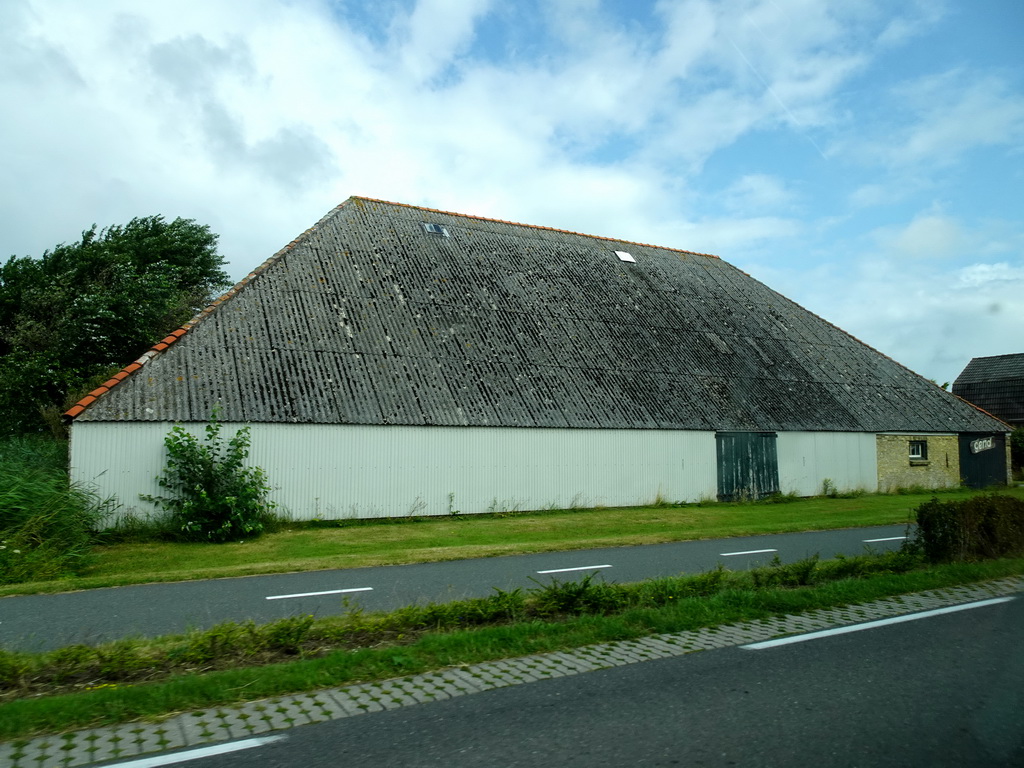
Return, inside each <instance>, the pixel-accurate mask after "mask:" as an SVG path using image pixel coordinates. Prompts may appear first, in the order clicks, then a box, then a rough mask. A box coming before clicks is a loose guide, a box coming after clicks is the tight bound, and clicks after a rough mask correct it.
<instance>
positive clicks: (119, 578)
mask: <svg viewBox="0 0 1024 768" xmlns="http://www.w3.org/2000/svg"><path fill="white" fill-rule="evenodd" d="M1005 492H1006V493H1009V494H1012V495H1014V496H1017V497H1018V498H1024V488H1019V487H1018V488H1012V489H1006V490H1005ZM974 493H976V492H974V491H968V490H958V491H953V492H943V493H942V497H943V498H944V499H956V498H966V497H968V496H971V495H973V494H974ZM932 495H933V494H932V493H922V494H902V495H901V494H894V495H865V496H860V497H857V498H830V497H815V498H809V499H795V500H788V501H786V502H785V503H769V502H758V503H745V504H715V503H709V504H704V505H686V506H659V507H628V508H607V509H600V508H599V509H586V510H553V511H546V512H533V513H514V514H506V515H500V516H499V515H496V516H492V515H477V516H471V515H464V516H458V517H449V516H445V517H437V518H413V519H401V520H383V521H362V522H359V523H354V522H343V523H342V524H340V525H336V526H333V527H331V526H327V525H324V526H322V527H309V526H307V525H295V526H292V527H291V528H288V527H286V529H285V530H283V531H281V532H278V533H273V534H268V535H265V536H263V537H262V538H259V539H255V540H251V541H245V542H238V543H230V544H194V543H190V544H173V543H161V542H144V543H121V544H113V545H108V546H101V547H97V548H95V549H94V552H93V555H94V556H93V558H92V560H91V563H90V564H89V565H88V566H86V567H85V568H83V569H81V570H80V571H79V575H78V576H77V577H75V578H69V579H61V580H59V581H50V582H35V583H27V584H15V585H10V586H5V587H0V596H4V595H13V594H29V593H41V592H58V591H68V590H74V589H87V588H95V587H104V586H121V585H126V584H138V583H146V582H159V581H185V580H190V579H205V578H223V577H230V576H246V575H253V574H261V573H283V572H290V571H309V570H318V569H325V568H357V567H364V566H376V565H395V564H403V563H419V562H431V561H440V560H455V559H462V558H475V557H492V556H496V555H511V554H523V553H533V552H551V551H558V550H572V549H586V548H591V547H610V546H629V545H636V544H655V543H661V542H667V541H684V540H690V539H710V538H721V537H728V536H748V535H756V534H762V533H783V532H791V531H806V530H825V529H835V528H850V527H857V526H866V525H890V524H902V523H907V522H909V521H910V520H911V519H912V518H913V511H914V509H916V507H917V506H918V505H920V504H921V503H923V502H924V501H927V500H928V499H929V498H931V497H932Z"/></svg>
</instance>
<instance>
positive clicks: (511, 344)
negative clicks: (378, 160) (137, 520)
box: [67, 197, 1008, 519]
mask: <svg viewBox="0 0 1024 768" xmlns="http://www.w3.org/2000/svg"><path fill="white" fill-rule="evenodd" d="M214 409H217V413H218V414H219V415H218V418H219V419H220V420H221V422H223V423H224V424H225V428H226V431H228V432H229V433H230V430H231V429H234V428H240V427H241V426H243V425H249V427H250V430H251V440H252V447H251V454H250V459H251V461H252V462H253V463H254V464H256V465H259V466H261V467H262V468H263V469H264V470H265V471H266V472H267V475H268V478H269V481H270V483H271V485H272V486H273V487H274V499H275V501H277V502H278V503H279V504H280V505H282V506H283V507H284V508H286V509H287V510H288V511H289V512H290V513H291V514H292V516H293V517H294V518H296V519H313V518H320V519H331V518H346V517H360V518H364V517H389V516H402V515H441V514H449V513H455V512H461V513H480V512H488V511H506V510H516V509H518V510H526V509H543V508H564V507H570V506H597V505H606V506H612V505H616V506H618V505H624V506H625V505H640V504H647V503H651V502H654V501H657V500H664V501H672V502H675V501H697V500H710V499H716V498H717V499H737V498H759V497H763V496H765V495H768V494H771V493H775V492H784V493H789V492H793V493H796V494H799V495H813V494H817V493H820V492H821V491H822V489H823V486H825V485H829V486H830V487H834V488H837V489H840V490H844V489H863V490H866V491H874V490H887V489H892V488H895V487H901V486H902V487H906V486H926V487H940V486H948V485H955V484H958V483H959V482H960V481H961V451H960V449H959V446H960V444H961V442H962V441H963V440H965V439H966V440H983V439H989V438H991V439H992V440H993V441H994V443H993V444H995V443H999V444H1000V445H1005V433H1006V432H1007V431H1008V429H1007V427H1006V426H1005V425H1004V424H1003V423H1002V422H999V421H998V420H996V419H994V418H992V417H991V416H989V415H988V414H986V413H984V412H982V411H980V410H978V409H977V408H974V407H972V406H971V405H969V404H967V403H965V402H963V401H962V400H960V399H958V398H956V397H954V396H953V395H951V394H949V393H947V392H944V391H943V390H942V389H941V388H939V387H937V386H935V385H934V384H933V383H931V382H929V381H927V380H925V379H923V378H921V377H920V376H918V375H916V374H914V373H913V372H911V371H909V370H908V369H906V368H904V367H903V366H901V365H900V364H899V363H897V362H895V361H893V360H891V359H889V358H887V357H886V356H884V355H882V354H880V353H879V352H877V351H875V350H873V349H871V348H869V347H868V346H866V345H864V344H862V343H861V342H859V341H857V340H856V339H855V338H853V337H852V336H850V335H849V334H847V333H845V332H843V331H842V330H840V329H839V328H837V327H835V326H833V325H831V324H829V323H828V322H827V321H825V320H823V319H822V318H820V317H818V316H816V315H814V314H812V313H811V312H808V311H807V310H805V309H803V308H801V307H800V306H798V305H796V304H794V303H793V302H791V301H789V300H787V299H786V298H784V297H783V296H781V295H779V294H778V293H776V292H774V291H772V290H771V289H769V288H768V287H766V286H765V285H763V284H762V283H760V282H758V281H757V280H755V279H753V278H752V277H750V276H749V275H747V274H745V273H743V272H742V271H740V270H739V269H737V268H735V267H733V266H731V265H729V264H728V263H726V262H725V261H723V260H722V259H720V258H717V257H715V256H710V255H706V254H700V253H692V252H688V251H682V250H676V249H672V248H662V247H656V246H653V245H645V244H641V243H634V242H626V241H622V240H616V239H612V238H606V237H595V236H590V235H583V234H578V233H574V232H567V231H562V230H556V229H550V228H546V227H537V226H528V225H524V224H517V223H512V222H507V221H499V220H493V219H487V218H479V217H475V216H468V215H462V214H456V213H451V212H445V211H439V210H432V209H428V208H420V207H413V206H408V205H402V204H397V203H390V202H385V201H381V200H373V199H367V198H362V197H353V198H350V199H349V200H347V201H345V202H344V203H343V204H341V205H340V206H338V207H337V208H335V209H334V210H332V211H331V212H330V213H328V214H327V215H326V216H325V217H324V218H323V219H321V220H320V221H319V222H317V224H316V225H314V226H313V227H312V228H310V229H309V230H307V231H306V232H304V233H303V234H302V235H300V236H299V237H298V238H297V239H295V240H294V241H293V242H291V243H289V244H288V245H287V246H286V247H285V248H283V249H282V250H281V251H279V252H278V253H277V254H275V255H274V256H272V257H271V258H270V259H268V260H267V261H265V262H264V263H263V264H262V265H261V266H260V267H258V268H257V269H256V270H254V271H253V272H252V273H251V274H249V275H248V276H247V277H246V278H245V279H244V280H242V281H241V282H240V283H239V284H238V285H236V286H235V287H234V288H233V289H232V290H231V291H229V292H228V293H227V294H225V295H224V296H223V297H221V298H220V299H219V300H217V301H216V302H215V303H214V304H213V305H211V306H210V307H208V308H207V309H206V310H204V311H203V312H202V313H200V314H199V315H198V316H197V317H195V318H194V319H193V320H192V321H190V322H189V323H188V324H186V325H185V326H184V327H182V328H180V329H178V330H176V331H174V332H173V333H171V334H170V335H168V336H167V337H166V338H165V339H163V340H162V341H160V342H159V343H158V344H156V345H155V346H154V347H153V348H152V349H151V350H149V351H148V352H146V353H145V354H144V355H143V356H142V357H141V358H140V359H138V360H136V361H135V362H133V363H131V364H130V365H128V366H127V367H125V368H124V369H123V370H122V371H120V372H119V373H117V374H116V375H114V376H113V377H112V378H111V379H110V380H109V381H107V382H105V383H104V384H103V386H101V387H99V388H98V389H96V390H95V391H93V392H91V393H90V394H89V395H88V396H86V397H85V398H84V399H82V400H81V401H80V402H79V403H78V404H76V405H75V406H74V407H72V408H71V409H70V410H69V411H68V413H67V417H68V418H69V420H70V429H71V472H72V477H73V479H74V480H76V481H78V482H82V483H86V484H89V485H92V486H94V487H95V488H96V490H97V491H98V492H99V493H101V494H103V495H104V496H114V497H116V498H117V499H118V500H119V501H120V503H121V505H122V506H121V509H122V510H124V511H135V512H136V513H140V512H141V513H146V512H147V511H149V508H148V507H147V503H146V502H143V501H142V500H141V499H140V495H144V494H153V493H158V492H159V488H158V486H157V484H156V478H157V476H158V475H159V473H160V471H161V470H162V468H163V466H164V464H165V461H166V456H165V452H164V446H163V440H164V437H165V436H166V434H167V433H168V431H169V430H170V429H171V427H172V426H173V425H175V424H181V425H183V426H184V427H185V428H187V429H190V430H194V431H195V432H196V433H197V434H198V433H199V432H200V431H201V430H202V427H203V424H204V423H205V422H207V421H208V420H209V419H210V417H211V414H212V413H213V412H214ZM1003 453H1005V451H1003ZM1006 471H1007V468H1006V466H1005V462H1004V466H1003V468H1002V472H1003V476H1004V480H1005V474H1006Z"/></svg>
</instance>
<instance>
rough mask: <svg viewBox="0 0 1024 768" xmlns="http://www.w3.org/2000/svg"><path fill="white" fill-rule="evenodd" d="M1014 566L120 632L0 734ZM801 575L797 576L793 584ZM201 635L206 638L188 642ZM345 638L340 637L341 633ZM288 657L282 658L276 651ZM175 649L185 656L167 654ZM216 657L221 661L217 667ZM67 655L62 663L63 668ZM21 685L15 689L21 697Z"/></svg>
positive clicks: (650, 630)
mask: <svg viewBox="0 0 1024 768" xmlns="http://www.w3.org/2000/svg"><path fill="white" fill-rule="evenodd" d="M908 569H912V570H908ZM1021 573H1024V559H1007V560H997V561H988V562H982V563H970V564H951V565H939V566H916V563H915V561H913V559H912V558H910V557H908V556H905V555H901V554H899V553H894V554H888V555H880V556H875V557H867V556H865V557H858V558H841V559H838V560H834V561H827V562H817V561H816V560H808V561H804V562H803V563H795V564H788V565H775V566H772V567H769V568H763V569H758V570H756V571H747V572H737V573H732V572H728V571H722V570H718V571H712V572H709V573H707V574H701V575H698V576H684V577H677V578H669V579H656V580H652V581H647V582H639V583H637V584H630V585H609V584H604V583H601V582H594V581H592V580H584V581H582V582H573V583H569V584H560V585H555V586H554V587H549V588H544V589H538V590H534V591H532V592H531V593H530V594H527V595H523V594H520V593H516V592H513V593H503V592H499V593H498V594H497V595H495V596H493V597H492V598H485V599H481V600H474V601H464V602H461V603H451V604H447V605H442V606H425V607H410V608H407V609H402V610H401V611H396V612H394V613H392V614H378V615H363V614H361V613H359V612H358V611H353V612H351V613H350V614H348V615H347V616H344V617H337V618H333V619H323V620H320V621H316V622H314V621H312V620H309V621H308V622H307V623H306V630H305V634H304V635H303V636H302V637H295V636H293V637H292V638H291V644H290V645H288V644H287V643H286V644H285V645H283V646H282V647H280V648H278V649H277V654H278V655H277V656H276V657H275V656H274V655H273V653H270V652H269V651H267V648H266V647H263V649H262V653H263V655H260V653H259V652H257V651H258V650H259V649H258V647H257V646H255V645H253V644H252V643H251V642H250V643H248V644H246V643H242V644H240V645H238V646H237V647H235V648H233V649H231V650H230V651H227V650H225V649H227V648H228V646H229V645H230V643H228V642H227V641H226V640H225V639H224V638H225V637H226V636H227V635H229V634H230V632H231V631H230V630H229V629H228V627H229V625H221V627H219V628H214V629H211V630H207V631H206V632H205V633H195V634H194V635H192V636H184V637H177V638H163V639H157V640H152V641H143V640H134V641H121V642H119V643H113V644H110V645H108V646H103V647H102V650H103V654H105V656H103V654H101V656H103V657H104V658H106V660H107V664H108V667H109V668H108V675H107V677H105V678H104V677H94V678H93V679H92V680H91V681H90V682H89V683H88V684H87V685H86V684H84V683H83V682H81V681H79V682H77V683H73V684H72V685H78V686H84V687H86V688H87V690H81V691H79V692H75V693H55V694H53V695H40V694H41V693H44V691H41V690H35V691H33V690H32V689H31V687H30V686H29V687H25V686H28V683H25V686H23V687H22V688H20V689H19V688H17V687H16V686H15V687H12V686H11V685H8V686H7V694H6V696H7V699H8V700H6V701H3V702H2V703H0V739H4V740H9V739H13V738H18V737H24V736H29V735H34V734H38V733H54V732H60V731H64V730H70V729H75V728H83V727H89V726H95V725H107V724H113V723H119V722H126V721H131V720H136V719H140V718H159V717H161V716H164V715H168V714H172V713H175V712H179V711H183V710H195V709H205V708H210V707H215V706H224V705H229V704H233V703H238V702H242V701H250V700H255V699H261V698H265V697H268V696H274V695H281V694H286V693H296V692H301V691H309V690H315V689H318V688H324V687H331V686H339V685H346V684H352V683H356V682H365V681H371V680H382V679H387V678H390V677H397V676H404V675H410V674H417V673H421V672H425V671H428V670H431V669H437V668H441V667H446V666H453V665H460V664H472V663H477V662H482V661H489V660H494V659H500V658H508V657H514V656H521V655H528V654H532V653H542V652H550V651H556V650H565V649H569V648H575V647H579V646H581V645H586V644H589V643H596V642H605V641H612V640H624V639H631V638H637V637H642V636H645V635H649V634H654V633H664V632H680V631H684V630H689V629H696V628H699V627H705V626H716V625H720V624H727V623H732V622H737V621H743V620H749V619H756V618H764V617H766V616H770V615H777V614H787V613H795V612H800V611H806V610H812V609H816V608H825V607H833V606H838V605H846V604H850V603H857V602H863V601H868V600H873V599H878V598H881V597H888V596H892V595H898V594H903V593H907V592H914V591H920V590H925V589H935V588H940V587H948V586H953V585H957V584H965V583H971V582H976V581H983V580H986V579H993V578H999V577H1003V576H1008V575H1016V574H1021ZM800 584H803V586H796V585H800ZM488 601H489V602H488ZM485 603H486V604H487V605H490V608H491V614H492V615H490V616H489V617H488V616H485V615H484V614H485V613H486V612H485V611H484V607H485ZM292 621H294V620H292ZM281 624H282V623H281V622H277V623H276V624H275V625H268V626H269V627H275V626H276V627H277V630H270V631H271V632H273V631H278V632H281V631H282V630H281ZM474 624H477V625H478V626H474ZM480 624H482V626H479V625H480ZM234 626H235V627H236V628H237V627H238V626H239V625H234ZM293 629H294V626H293ZM247 631H248V630H245V629H244V627H243V629H241V630H238V631H237V632H236V634H237V635H239V636H243V635H245V634H246V632H247ZM253 631H256V630H255V628H254V629H253ZM284 634H285V635H287V632H285V633H284ZM200 635H202V636H205V641H202V642H199V643H198V645H197V640H198V639H199V636H200ZM217 637H220V638H221V640H220V641H219V642H220V645H221V647H222V651H225V652H224V655H223V658H219V660H218V657H217V655H216V653H215V652H210V648H211V647H213V648H215V647H216V646H217V642H212V645H211V638H217ZM331 637H333V638H334V642H335V643H336V645H335V647H333V648H332V647H330V644H329V642H328V638H331ZM345 637H347V638H348V641H347V642H344V641H342V640H343V638H345ZM204 642H205V645H203V643H204ZM197 647H199V648H202V647H205V648H206V649H207V651H208V656H207V658H206V659H205V660H201V659H200V657H198V656H197V657H193V658H192V659H191V660H189V659H188V658H187V656H188V649H189V648H192V649H193V651H194V650H195V649H196V648H197ZM78 648H82V647H78ZM77 653H79V654H81V653H83V652H82V651H78V652H77ZM61 654H64V657H63V661H62V657H61ZM69 654H70V655H69ZM74 654H75V652H74V651H71V650H69V649H64V650H63V651H55V652H51V653H49V654H39V655H28V654H11V653H6V654H4V655H3V656H2V657H0V673H3V674H7V675H8V676H9V680H8V682H9V683H10V682H11V681H13V680H14V679H15V678H12V677H10V675H12V674H14V673H16V672H17V670H16V669H15V667H17V665H19V664H21V665H25V664H33V663H35V664H37V665H38V666H37V669H36V670H35V673H34V674H36V675H40V674H42V673H41V672H40V670H41V669H44V668H46V667H47V666H49V668H50V669H51V671H52V670H54V669H58V668H59V666H60V664H62V663H63V664H67V663H68V661H69V659H73V657H74ZM289 656H290V657H291V658H292V660H291V661H280V659H282V658H288V657H289ZM133 658H134V659H137V660H145V661H146V664H148V665H149V667H140V668H135V667H136V664H135V663H134V662H132V659H133ZM161 658H162V659H164V661H163V662H161V663H163V664H164V665H165V667H164V668H163V670H162V671H161V670H160V669H158V667H159V666H160V663H158V660H159V659H161ZM275 658H276V659H278V661H274V659H275ZM175 659H177V661H178V662H181V663H180V664H177V665H176V663H175V661H174V660H175ZM218 665H222V666H226V667H227V668H222V669H217V666H218ZM71 668H73V667H65V671H66V672H67V671H68V669H71ZM133 668H135V672H138V673H140V674H142V675H144V676H145V675H148V676H150V677H156V678H158V679H152V680H149V681H145V682H138V683H131V682H116V680H117V679H118V678H119V676H120V678H121V679H125V678H127V679H129V680H130V679H131V676H132V670H133ZM31 674H32V673H31V672H30V671H28V670H22V673H21V677H20V678H18V679H21V680H23V682H24V680H25V679H26V675H28V676H31ZM69 674H70V673H69ZM72 677H73V675H72ZM69 679H70V678H69ZM53 686H54V690H57V691H61V690H65V689H64V688H61V687H60V686H59V685H57V684H56V683H54V684H53ZM44 687H45V686H44ZM20 693H24V694H25V695H24V696H21V697H18V696H19V695H20ZM15 697H17V698H15Z"/></svg>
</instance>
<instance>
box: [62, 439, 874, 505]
mask: <svg viewBox="0 0 1024 768" xmlns="http://www.w3.org/2000/svg"><path fill="white" fill-rule="evenodd" d="M187 426H188V428H189V430H190V431H192V432H194V433H195V434H197V435H200V434H201V433H202V429H203V428H202V425H200V424H192V425H187ZM239 426H240V425H237V424H225V425H224V431H223V434H224V435H225V436H229V435H231V434H234V430H235V429H237V428H238V427H239ZM170 428H171V425H170V424H165V423H139V422H78V423H76V424H75V425H74V427H73V429H72V441H71V474H72V478H73V479H74V480H75V481H76V482H82V483H87V484H90V485H92V486H94V487H95V488H96V490H97V491H98V492H99V493H100V494H101V495H102V496H104V497H109V496H115V497H117V499H118V500H119V501H120V502H121V504H122V505H123V509H124V510H125V511H128V510H131V509H132V508H134V509H135V511H137V512H145V511H147V510H148V509H149V508H150V507H149V505H148V504H146V503H145V502H142V501H141V500H140V499H139V494H159V493H160V488H159V487H158V486H157V483H156V477H157V475H159V474H160V472H161V470H162V469H163V466H164V464H165V462H166V456H165V452H164V448H163V439H164V436H165V435H166V434H167V432H168V430H169V429H170ZM251 430H252V432H251V434H252V449H251V454H250V461H251V462H252V463H253V464H255V465H257V466H260V467H262V468H263V469H265V470H266V472H267V476H268V478H269V480H270V483H271V484H272V485H273V487H274V493H273V499H274V500H275V501H276V502H278V503H279V504H280V505H281V506H282V507H284V508H285V509H287V510H288V511H289V512H290V514H291V515H292V516H293V517H294V518H295V519H299V520H308V519H313V518H322V519H335V518H349V517H393V516H402V515H443V514H448V513H449V512H450V511H459V512H462V513H466V514H470V513H479V512H488V511H505V510H529V509H543V508H548V507H552V508H565V507H571V506H582V507H593V506H598V505H604V506H620V505H621V506H632V505H640V504H647V503H650V502H653V501H655V499H657V498H659V497H660V498H661V499H664V500H666V501H670V502H671V501H697V500H700V499H714V498H715V497H716V494H717V476H716V467H715V433H714V432H686V431H671V430H628V429H627V430H566V429H513V428H481V427H476V428H474V427H408V426H392V427H380V426H361V425H341V426H311V425H303V424H253V425H251ZM778 456H779V483H780V487H781V489H782V491H783V492H795V493H796V494H798V495H801V496H812V495H815V494H819V493H821V492H822V482H823V480H824V479H825V478H828V479H829V480H831V482H832V483H833V484H834V486H835V487H836V488H837V489H838V490H850V489H855V488H856V489H863V490H866V491H873V490H876V488H877V469H876V467H877V461H876V449H875V437H874V435H866V434H850V433H827V432H790V433H786V432H780V433H779V435H778Z"/></svg>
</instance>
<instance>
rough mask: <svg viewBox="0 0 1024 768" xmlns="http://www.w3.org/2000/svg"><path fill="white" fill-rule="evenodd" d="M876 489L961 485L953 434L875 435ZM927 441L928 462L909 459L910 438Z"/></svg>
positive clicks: (955, 437) (957, 446) (957, 451)
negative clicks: (876, 446)
mask: <svg viewBox="0 0 1024 768" xmlns="http://www.w3.org/2000/svg"><path fill="white" fill-rule="evenodd" d="M877 440H878V490H879V491H881V492H882V493H885V492H887V491H892V490H895V489H897V488H910V487H912V486H922V487H924V488H948V487H953V486H957V485H960V446H959V442H958V439H957V436H956V435H878V437H877ZM911 440H925V441H927V443H928V459H927V461H917V460H914V461H911V459H910V441H911Z"/></svg>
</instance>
